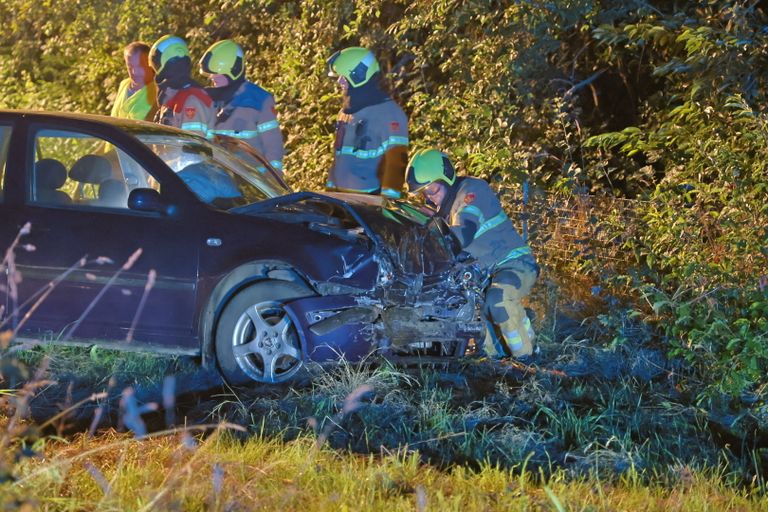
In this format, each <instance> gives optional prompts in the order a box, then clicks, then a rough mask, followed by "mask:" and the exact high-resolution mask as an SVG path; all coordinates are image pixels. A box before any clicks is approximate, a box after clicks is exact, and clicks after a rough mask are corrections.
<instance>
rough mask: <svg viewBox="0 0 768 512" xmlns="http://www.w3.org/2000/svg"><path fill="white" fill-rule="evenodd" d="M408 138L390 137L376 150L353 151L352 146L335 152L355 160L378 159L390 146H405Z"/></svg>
mask: <svg viewBox="0 0 768 512" xmlns="http://www.w3.org/2000/svg"><path fill="white" fill-rule="evenodd" d="M407 145H408V137H400V136H397V135H392V136H390V137H389V138H388V139H387V140H385V141H384V143H383V144H382V145H381V146H379V147H378V148H376V149H357V150H356V149H355V148H354V147H353V146H342V147H341V149H340V150H338V151H336V154H337V155H349V156H354V157H355V158H363V159H370V158H378V157H380V156H381V155H383V154H384V153H386V152H387V149H389V147H390V146H407Z"/></svg>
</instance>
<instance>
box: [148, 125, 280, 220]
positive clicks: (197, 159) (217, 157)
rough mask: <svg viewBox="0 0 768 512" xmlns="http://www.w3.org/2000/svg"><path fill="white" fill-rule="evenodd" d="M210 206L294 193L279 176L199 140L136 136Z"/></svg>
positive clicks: (227, 206)
mask: <svg viewBox="0 0 768 512" xmlns="http://www.w3.org/2000/svg"><path fill="white" fill-rule="evenodd" d="M134 135H135V136H136V138H138V139H139V140H140V141H141V142H142V143H144V144H145V145H146V146H147V147H148V148H150V149H151V150H152V151H153V152H154V153H155V154H156V155H158V156H159V157H160V158H161V159H162V160H163V161H164V162H165V163H166V165H168V167H170V168H171V170H173V172H175V173H176V175H177V176H178V177H179V178H181V181H182V182H183V183H184V184H185V185H186V186H187V187H188V188H189V189H190V190H191V191H192V192H193V193H194V194H195V195H196V196H197V197H198V199H200V200H201V201H203V202H204V203H206V204H209V205H211V206H213V207H214V208H218V209H220V210H229V209H231V208H237V207H240V206H245V205H247V204H251V203H255V202H258V201H262V200H264V199H269V198H272V197H278V196H281V195H284V194H286V193H289V192H290V189H289V188H287V186H286V185H285V184H284V182H282V180H281V179H279V177H276V176H274V175H272V174H270V173H262V172H259V171H258V170H257V169H255V168H254V167H253V166H251V165H250V163H249V162H245V161H243V160H241V159H240V158H238V157H237V156H235V155H233V154H232V153H230V152H229V151H227V150H226V149H224V148H222V147H219V146H217V145H214V144H211V143H209V142H208V141H206V140H205V139H202V138H199V137H192V136H190V137H187V136H183V135H168V134H157V133H135V134H134Z"/></svg>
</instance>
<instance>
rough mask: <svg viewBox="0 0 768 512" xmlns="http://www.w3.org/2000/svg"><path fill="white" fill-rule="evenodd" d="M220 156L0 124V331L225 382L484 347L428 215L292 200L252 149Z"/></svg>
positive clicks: (358, 203) (353, 198)
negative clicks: (200, 365)
mask: <svg viewBox="0 0 768 512" xmlns="http://www.w3.org/2000/svg"><path fill="white" fill-rule="evenodd" d="M216 142H217V143H215V144H214V143H211V142H209V141H206V140H205V139H203V138H200V137H197V136H195V135H191V134H188V133H186V132H182V131H179V130H175V129H172V128H166V127H161V126H157V125H153V124H147V123H139V122H131V121H122V120H116V119H112V118H105V117H99V116H88V115H75V114H48V113H39V112H14V111H0V184H2V189H1V191H0V192H1V194H0V247H1V248H3V250H5V253H4V254H5V255H4V259H3V262H2V270H3V271H4V273H3V276H2V281H0V308H2V309H1V311H2V316H0V322H2V323H3V327H0V331H4V330H12V332H13V334H14V338H15V339H16V340H19V341H25V340H29V341H31V340H35V341H43V342H53V343H56V342H58V343H76V344H85V345H90V344H98V345H103V346H108V347H112V348H121V349H135V350H150V351H159V352H166V353H178V354H188V355H196V356H201V357H202V359H203V361H204V362H205V363H206V364H214V363H215V364H216V365H217V366H218V368H219V369H220V371H221V372H222V374H223V375H224V376H225V377H226V378H227V379H228V380H229V381H230V382H236V383H242V382H248V381H249V380H250V381H256V382H260V383H278V382H285V381H288V380H290V379H291V378H292V377H294V376H295V375H296V374H297V372H299V371H300V369H301V368H302V366H303V365H304V364H306V363H308V362H328V361H334V360H339V359H340V358H345V359H347V360H349V361H357V360H360V359H362V358H365V357H367V356H369V355H370V354H379V355H381V356H382V357H388V358H391V359H394V360H398V359H403V358H408V359H409V358H413V357H419V358H426V359H430V358H441V359H442V358H455V357H462V356H463V355H464V354H465V352H466V350H467V345H468V342H469V340H471V339H473V338H474V339H478V338H479V337H480V336H481V334H482V331H483V328H484V323H483V320H482V318H481V315H480V314H479V310H480V307H481V293H480V290H479V283H477V282H476V281H477V273H476V272H473V269H472V268H471V267H469V266H465V265H464V264H461V263H458V262H457V261H456V258H455V254H456V249H457V245H456V241H455V239H454V238H453V237H452V235H451V234H450V232H449V230H448V229H447V228H446V226H445V225H444V224H443V223H442V222H441V221H440V220H439V219H434V218H431V217H429V216H426V215H424V214H423V213H421V211H420V210H419V209H418V208H417V207H415V206H412V205H410V204H408V203H407V202H399V201H385V200H382V199H381V198H379V197H375V196H360V195H352V194H326V193H314V192H298V193H293V192H292V191H291V190H290V189H289V187H288V186H287V185H286V184H285V182H284V181H283V180H282V178H281V176H280V175H279V174H278V173H277V172H276V171H274V170H273V169H270V168H269V166H268V164H267V163H266V162H265V161H263V159H262V158H261V157H260V156H259V155H258V154H256V153H254V152H253V151H251V150H250V148H248V147H247V146H244V145H242V144H241V143H240V142H239V141H236V140H233V139H226V138H222V139H220V140H218V141H216ZM264 168H266V169H267V170H266V171H264ZM6 248H7V249H8V250H6Z"/></svg>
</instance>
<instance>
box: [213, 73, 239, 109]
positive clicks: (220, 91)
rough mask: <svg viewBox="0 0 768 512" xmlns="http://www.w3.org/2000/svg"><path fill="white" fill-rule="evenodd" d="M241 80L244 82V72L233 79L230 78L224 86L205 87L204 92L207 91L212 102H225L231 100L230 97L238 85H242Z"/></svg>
mask: <svg viewBox="0 0 768 512" xmlns="http://www.w3.org/2000/svg"><path fill="white" fill-rule="evenodd" d="M243 82H245V73H243V74H242V75H240V77H239V78H236V79H235V80H232V79H231V78H230V79H229V83H228V84H227V85H225V86H224V87H206V88H205V92H207V93H208V96H210V97H211V99H213V101H214V102H216V103H225V104H226V103H229V102H230V101H231V100H232V97H233V96H234V95H235V93H236V92H237V90H238V89H239V88H240V86H241V85H243Z"/></svg>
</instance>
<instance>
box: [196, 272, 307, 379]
mask: <svg viewBox="0 0 768 512" xmlns="http://www.w3.org/2000/svg"><path fill="white" fill-rule="evenodd" d="M266 280H273V281H286V282H289V283H296V284H300V285H301V286H304V287H306V288H308V289H310V290H313V291H315V290H316V288H315V286H313V285H312V281H311V280H310V279H309V278H308V277H307V276H306V275H305V274H304V273H302V272H301V271H300V270H298V269H297V268H295V267H294V266H292V265H290V264H289V263H286V262H283V261H275V260H268V261H253V262H249V263H246V264H244V265H240V266H239V267H237V268H235V269H234V270H232V271H231V272H229V273H228V274H227V275H226V276H224V277H223V278H222V279H221V280H220V281H219V282H218V283H217V284H216V286H215V287H214V288H213V290H212V291H211V293H210V294H209V296H208V298H207V300H206V304H205V307H204V308H203V309H202V314H201V315H200V331H199V332H200V342H201V347H200V348H201V351H200V352H201V355H202V362H203V366H205V367H206V368H213V367H215V364H216V356H215V340H214V334H215V332H216V329H217V326H218V322H219V318H220V317H221V313H222V311H223V310H224V308H225V307H226V305H227V304H228V303H229V302H230V301H231V300H232V299H233V298H234V297H235V296H236V295H237V294H238V293H239V292H241V291H242V290H244V289H246V288H248V287H250V286H253V285H254V284H256V283H258V282H261V281H266Z"/></svg>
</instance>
